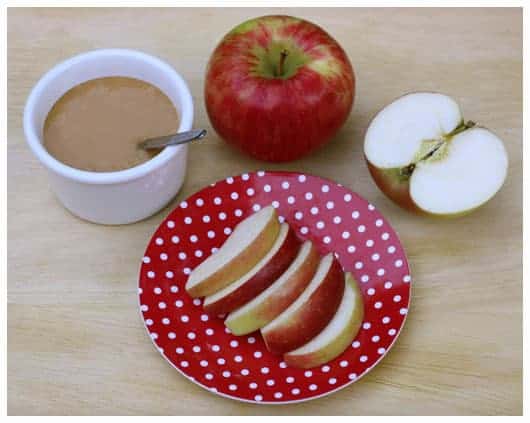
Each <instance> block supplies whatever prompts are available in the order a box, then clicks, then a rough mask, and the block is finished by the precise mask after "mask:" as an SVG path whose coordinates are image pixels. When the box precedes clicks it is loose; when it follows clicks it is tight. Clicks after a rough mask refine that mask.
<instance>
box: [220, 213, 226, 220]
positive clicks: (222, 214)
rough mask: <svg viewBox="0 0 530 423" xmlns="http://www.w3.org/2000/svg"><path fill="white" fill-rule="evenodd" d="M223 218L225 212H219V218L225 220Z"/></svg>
mask: <svg viewBox="0 0 530 423" xmlns="http://www.w3.org/2000/svg"><path fill="white" fill-rule="evenodd" d="M225 219H226V213H225V212H221V213H219V220H225Z"/></svg>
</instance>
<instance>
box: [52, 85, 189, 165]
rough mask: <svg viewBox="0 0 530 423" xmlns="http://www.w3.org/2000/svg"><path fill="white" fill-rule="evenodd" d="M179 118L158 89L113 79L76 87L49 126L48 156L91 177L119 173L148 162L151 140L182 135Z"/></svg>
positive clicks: (152, 153)
mask: <svg viewBox="0 0 530 423" xmlns="http://www.w3.org/2000/svg"><path fill="white" fill-rule="evenodd" d="M178 127H179V117H178V114H177V111H176V109H175V106H174V105H173V103H172V102H171V100H170V99H169V98H168V97H167V96H166V95H165V94H164V93H163V92H162V91H161V90H160V89H158V88H157V87H155V86H154V85H151V84H149V83H148V82H144V81H141V80H139V79H135V78H128V77H121V76H112V77H104V78H97V79H92V80H89V81H86V82H83V83H81V84H79V85H76V86H75V87H73V88H72V89H70V90H69V91H67V92H66V93H65V94H64V95H63V96H62V97H61V98H59V100H57V102H56V103H55V104H54V106H53V107H52V109H51V110H50V112H49V113H48V115H47V117H46V120H45V122H44V130H43V141H44V143H43V144H44V147H45V148H46V150H47V151H48V152H49V153H50V154H51V155H52V156H54V157H55V158H56V159H57V160H59V161H61V162H62V163H64V164H66V165H68V166H71V167H74V168H76V169H80V170H87V171H91V172H114V171H119V170H124V169H128V168H131V167H134V166H137V165H139V164H141V163H143V162H146V161H148V160H149V159H151V158H152V157H154V156H155V155H157V154H158V153H159V152H160V151H161V150H149V151H147V150H143V149H140V148H138V147H137V144H138V143H139V142H141V141H143V140H145V139H147V138H153V137H157V136H163V135H169V134H173V133H176V132H177V130H178Z"/></svg>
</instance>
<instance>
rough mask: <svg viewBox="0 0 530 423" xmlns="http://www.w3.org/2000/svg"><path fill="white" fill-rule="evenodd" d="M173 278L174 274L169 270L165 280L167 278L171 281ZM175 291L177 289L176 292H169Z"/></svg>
mask: <svg viewBox="0 0 530 423" xmlns="http://www.w3.org/2000/svg"><path fill="white" fill-rule="evenodd" d="M173 276H174V274H173V272H172V271H171V270H168V271H167V272H166V278H168V279H172V278H173ZM172 288H173V287H172ZM175 288H177V287H176V286H175ZM177 291H178V288H177V290H176V291H171V292H177Z"/></svg>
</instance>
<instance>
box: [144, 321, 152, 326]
mask: <svg viewBox="0 0 530 423" xmlns="http://www.w3.org/2000/svg"><path fill="white" fill-rule="evenodd" d="M145 324H146V325H147V326H151V325H152V324H153V320H152V319H147V320H146V321H145Z"/></svg>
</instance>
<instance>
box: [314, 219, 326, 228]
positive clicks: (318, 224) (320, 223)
mask: <svg viewBox="0 0 530 423" xmlns="http://www.w3.org/2000/svg"><path fill="white" fill-rule="evenodd" d="M316 226H317V228H318V229H322V228H324V226H326V225H325V224H324V222H323V221H322V220H319V221H318V222H317V225H316Z"/></svg>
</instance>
